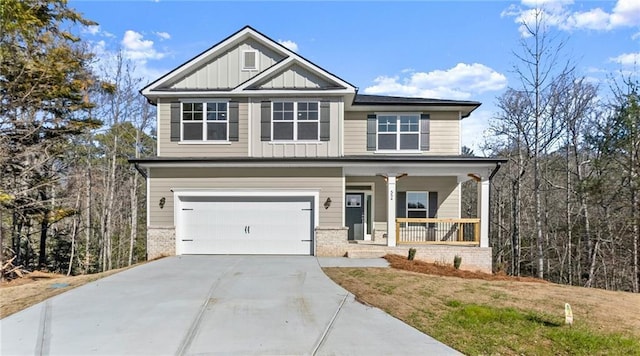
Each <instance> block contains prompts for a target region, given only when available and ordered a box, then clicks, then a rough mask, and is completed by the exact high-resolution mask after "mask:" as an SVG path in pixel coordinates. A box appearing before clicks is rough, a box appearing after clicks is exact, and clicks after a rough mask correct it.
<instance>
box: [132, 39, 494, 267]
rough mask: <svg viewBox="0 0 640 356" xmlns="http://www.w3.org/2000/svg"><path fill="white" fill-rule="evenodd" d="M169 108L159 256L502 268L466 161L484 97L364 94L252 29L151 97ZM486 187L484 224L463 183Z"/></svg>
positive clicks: (153, 241)
mask: <svg viewBox="0 0 640 356" xmlns="http://www.w3.org/2000/svg"><path fill="white" fill-rule="evenodd" d="M141 93H142V94H143V95H144V96H145V97H146V98H147V99H148V100H149V102H150V103H152V104H153V105H156V106H157V140H158V141H157V157H149V158H143V159H132V160H130V162H132V163H134V164H135V166H136V168H137V169H138V170H139V171H141V172H142V173H143V174H144V175H145V177H146V179H147V197H148V201H147V204H148V209H147V225H148V226H147V254H148V258H150V259H151V258H155V257H158V256H162V255H175V254H178V255H183V254H301V255H318V256H345V255H347V256H352V257H353V256H372V255H384V254H385V253H387V252H395V253H402V254H406V251H407V250H408V248H409V247H416V248H418V255H417V258H422V259H425V260H431V261H442V262H447V263H451V262H452V261H453V257H454V256H455V255H459V256H462V258H463V262H462V267H463V268H467V269H481V270H485V271H490V270H491V249H490V247H489V241H488V236H489V228H488V223H489V215H488V214H489V179H490V178H491V176H492V175H493V174H494V173H495V172H496V171H497V170H498V168H499V166H500V163H501V162H504V160H501V159H494V158H478V157H463V156H461V129H460V124H461V120H462V119H464V118H465V117H468V116H469V115H470V114H471V112H472V111H473V110H475V109H476V108H477V107H478V106H480V103H479V102H475V101H459V100H439V99H423V98H404V97H390V96H377V95H362V94H358V92H357V88H356V87H354V86H353V85H352V84H350V83H349V82H347V81H345V80H343V79H341V78H339V77H337V76H336V75H334V74H332V73H330V72H328V71H326V70H324V69H322V68H321V67H319V66H317V65H316V64H314V63H312V62H310V61H308V60H306V59H305V58H303V57H302V56H300V55H299V54H297V53H295V52H293V51H291V50H289V49H287V48H285V47H284V46H282V45H280V44H278V43H277V42H276V41H274V40H272V39H270V38H269V37H267V36H265V35H263V34H262V33H260V32H258V31H256V30H255V29H253V28H251V27H245V28H243V29H241V30H240V31H238V32H236V33H234V34H232V35H231V36H229V37H228V38H226V39H224V40H222V41H221V42H220V43H218V44H216V45H214V46H213V47H211V48H209V49H207V50H206V51H204V52H202V53H201V54H199V55H197V56H196V57H194V58H193V59H191V60H189V61H188V62H186V63H184V64H183V65H181V66H179V67H178V68H176V69H174V70H173V71H171V72H169V73H167V74H166V75H164V76H163V77H161V78H159V79H157V80H156V81H154V82H153V83H151V84H149V85H148V86H146V87H145V88H143V89H142V90H141ZM469 179H474V180H476V181H477V182H478V196H479V199H478V202H479V203H478V208H479V209H478V210H479V212H480V213H479V216H478V218H477V219H460V217H461V212H460V210H461V209H460V205H461V204H460V199H461V188H460V184H461V182H463V181H466V180H469Z"/></svg>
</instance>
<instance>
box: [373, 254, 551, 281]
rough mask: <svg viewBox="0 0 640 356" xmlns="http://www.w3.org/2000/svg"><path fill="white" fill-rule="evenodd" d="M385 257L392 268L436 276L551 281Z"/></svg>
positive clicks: (405, 258)
mask: <svg viewBox="0 0 640 356" xmlns="http://www.w3.org/2000/svg"><path fill="white" fill-rule="evenodd" d="M384 258H385V259H386V260H387V261H388V262H389V265H390V266H391V267H392V268H396V269H402V270H405V271H411V272H417V273H424V274H432V275H436V276H446V277H458V278H466V279H483V280H487V281H518V282H535V283H549V282H547V281H545V280H542V279H538V278H533V277H514V276H508V275H506V274H489V273H482V272H472V271H464V270H460V269H455V268H453V267H452V266H447V265H442V264H436V263H429V262H425V261H418V260H413V261H410V260H408V259H407V257H406V256H400V255H392V254H388V255H386V256H384Z"/></svg>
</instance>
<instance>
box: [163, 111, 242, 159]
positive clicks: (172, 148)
mask: <svg viewBox="0 0 640 356" xmlns="http://www.w3.org/2000/svg"><path fill="white" fill-rule="evenodd" d="M202 100H203V101H204V100H207V99H202ZM210 100H216V99H210ZM235 100H238V101H239V103H238V115H239V119H238V141H234V142H224V143H208V142H205V141H202V142H196V143H193V142H189V143H184V142H182V143H181V142H177V141H171V103H170V102H169V101H168V99H163V100H158V121H159V122H158V156H159V157H212V156H225V157H247V155H248V153H249V149H248V147H247V143H248V137H249V129H248V122H249V119H248V117H247V115H248V104H247V99H235Z"/></svg>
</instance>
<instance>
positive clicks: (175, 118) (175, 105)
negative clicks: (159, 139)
mask: <svg viewBox="0 0 640 356" xmlns="http://www.w3.org/2000/svg"><path fill="white" fill-rule="evenodd" d="M171 141H180V102H179V101H174V102H171Z"/></svg>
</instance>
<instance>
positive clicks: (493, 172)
mask: <svg viewBox="0 0 640 356" xmlns="http://www.w3.org/2000/svg"><path fill="white" fill-rule="evenodd" d="M500 167H502V162H496V168H494V169H493V171H491V174H489V181H491V180H492V179H493V176H495V175H496V173H498V171H499V170H500Z"/></svg>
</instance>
